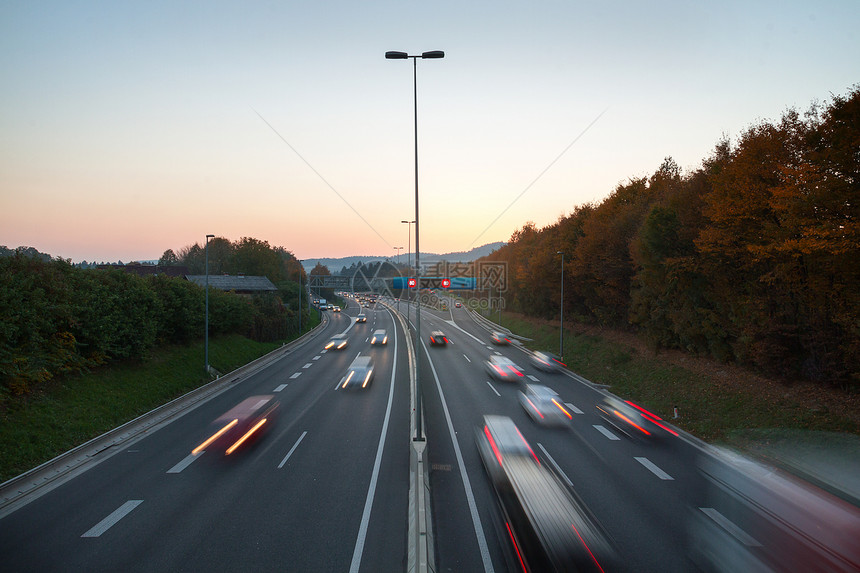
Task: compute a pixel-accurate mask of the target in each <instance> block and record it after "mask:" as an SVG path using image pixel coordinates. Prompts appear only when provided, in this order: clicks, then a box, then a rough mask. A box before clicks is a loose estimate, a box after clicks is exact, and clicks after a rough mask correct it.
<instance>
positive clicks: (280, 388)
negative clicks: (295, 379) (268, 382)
mask: <svg viewBox="0 0 860 573" xmlns="http://www.w3.org/2000/svg"><path fill="white" fill-rule="evenodd" d="M286 387H287V385H286V384H281V385H280V386H278V387H277V388H275V389H274V390H273V392H280V391H281V390H283V389H284V388H286Z"/></svg>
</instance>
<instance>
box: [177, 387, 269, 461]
mask: <svg viewBox="0 0 860 573" xmlns="http://www.w3.org/2000/svg"><path fill="white" fill-rule="evenodd" d="M280 405H281V403H280V402H279V401H278V400H276V399H275V397H274V395H272V394H265V395H262V396H251V397H250V398H246V399H245V400H242V401H241V402H240V403H239V404H237V405H236V406H234V407H233V408H231V409H230V410H229V411H227V412H226V413H224V414H223V415H222V416H219V417H218V418H217V419H216V420H215V421H214V422H212V427H213V429H215V433H213V434H212V435H211V436H209V438H207V439H206V441H204V442H203V443H202V444H200V445H199V446H197V447H196V448H194V449H193V450H191V453H192V454H199V453H201V452H204V451H206V450H210V451H213V450H217V451H222V450H223V452H224V455H226V456H229V455H230V454H232V453H233V452H235V451H236V450H238V449H239V448H240V447H242V446H248V445H250V444H251V443H253V442H254V441H255V440H257V439H259V438H260V437H261V436H262V435H263V434H265V433H266V431H268V429H269V428H271V427H272V425H273V424H274V422H275V420H276V419H277V415H278V409H279V408H280Z"/></svg>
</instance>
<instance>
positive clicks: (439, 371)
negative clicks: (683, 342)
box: [0, 299, 857, 572]
mask: <svg viewBox="0 0 860 573" xmlns="http://www.w3.org/2000/svg"><path fill="white" fill-rule="evenodd" d="M396 308H397V304H396V303H395V302H394V301H392V300H390V299H389V300H388V301H387V302H379V303H377V304H375V305H372V306H371V307H368V308H360V307H359V306H358V305H357V303H356V302H355V301H353V300H350V301H349V304H348V305H347V307H346V308H345V309H344V311H343V312H340V313H334V312H327V313H325V319H324V323H323V326H321V327H320V328H319V329H318V333H316V334H315V335H314V336H312V337H310V338H309V339H307V340H306V341H305V342H303V343H301V344H298V345H296V346H295V347H292V348H291V349H289V351H288V352H286V353H284V354H283V356H281V357H280V358H278V359H277V360H273V361H271V362H269V363H268V364H267V365H266V366H264V367H262V368H257V369H253V370H250V371H248V372H247V373H246V374H245V375H243V376H242V377H241V379H240V380H239V381H237V382H235V383H232V384H230V385H229V386H227V387H226V388H225V389H224V390H223V391H221V392H220V393H217V394H216V395H214V396H213V397H211V398H209V399H207V400H205V401H202V402H200V403H199V404H197V405H195V406H194V407H192V408H190V409H188V410H187V411H185V412H183V413H182V415H179V416H177V417H176V418H175V419H172V420H171V421H170V422H169V423H165V424H163V425H161V426H159V427H157V428H155V429H153V430H152V431H149V432H146V433H145V434H144V435H143V436H142V437H140V438H136V439H134V440H131V441H129V442H128V443H124V444H122V446H121V447H119V448H116V449H115V450H114V451H112V452H110V453H107V452H106V453H105V454H104V455H100V456H96V459H95V460H94V462H93V463H90V464H89V465H88V466H87V467H85V468H83V469H82V470H81V471H75V472H71V473H70V475H69V476H68V479H66V480H64V481H63V482H62V483H61V484H60V485H58V486H56V487H53V488H47V487H46V488H45V489H44V491H41V492H39V493H40V494H41V495H37V496H33V499H32V501H29V503H26V504H24V505H22V506H21V507H19V508H17V509H16V510H13V511H6V512H0V555H2V558H3V570H4V571H16V572H17V571H39V572H43V571H228V570H229V571H236V570H239V571H258V570H289V571H343V572H362V571H364V572H387V571H405V570H407V569H408V565H409V563H410V544H409V540H408V539H407V537H408V535H407V530H408V523H407V522H408V516H409V514H410V512H409V499H410V496H409V491H410V490H409V487H410V486H409V484H410V450H411V448H410V444H411V443H412V435H411V433H410V415H411V412H410V375H409V357H408V352H407V344H406V337H407V336H410V337H411V336H413V334H412V333H409V334H407V333H405V332H404V331H403V329H402V327H401V321H400V320H397V319H396V318H395V312H396ZM400 308H401V311H402V312H403V313H404V315H405V312H406V308H405V305H404V303H402V302H401V303H400ZM359 312H364V313H365V314H366V315H367V322H366V323H357V322H355V320H354V318H355V316H356V315H357V314H358V313H359ZM409 316H410V318H411V319H412V320H414V317H415V313H414V309H413V311H412V312H411V313H410V315H409ZM380 328H382V329H386V330H387V332H388V344H387V345H386V346H371V344H370V342H369V339H370V336H371V334H372V333H373V331H374V330H376V329H380ZM433 330H442V331H443V332H444V333H445V334H446V336H447V338H448V339H449V341H450V343H449V344H448V345H446V346H441V347H440V346H433V347H431V346H430V345H429V343H428V339H429V335H430V332H431V331H433ZM340 333H343V334H345V335H346V336H347V339H348V345H347V346H346V348H344V349H342V350H334V349H330V350H325V349H324V346H325V345H326V343H327V342H328V340H329V339H330V338H331V337H332V336H333V335H335V334H340ZM417 351H418V356H419V369H420V370H419V372H420V384H421V388H422V392H423V397H424V398H423V408H424V420H423V421H424V428H425V433H426V443H427V450H426V452H427V462H428V464H427V466H428V470H429V484H430V492H431V495H430V507H429V509H430V514H431V516H432V532H431V533H432V548H431V551H432V553H433V556H434V558H435V559H434V560H433V563H432V565H434V568H433V569H432V570H435V571H439V572H481V571H483V572H492V571H500V572H501V571H508V570H511V571H515V570H521V566H520V564H519V561H518V557H517V555H516V552H515V550H514V548H513V544H512V543H511V541H510V537H509V534H508V533H507V530H506V525H505V521H504V519H503V514H502V510H501V508H500V505H499V503H498V502H497V497H496V493H495V491H494V489H493V486H492V484H491V482H490V480H489V479H488V476H487V472H486V471H485V468H484V466H483V463H482V460H481V457H480V455H479V451H478V448H477V446H476V440H475V436H476V430H478V429H479V428H480V427H481V426H482V424H483V422H482V420H483V416H485V415H501V416H507V417H509V418H511V419H512V420H513V421H514V422H515V424H516V425H517V427H518V428H519V429H520V432H521V433H522V436H523V437H524V438H525V440H526V441H528V443H529V444H530V445H531V446H532V448H533V449H534V452H535V454H536V456H537V457H538V458H539V461H540V463H541V464H542V466H544V467H546V468H549V469H550V470H551V471H552V472H553V474H554V475H556V476H558V478H559V480H563V482H564V483H565V485H566V487H567V488H569V489H570V490H571V491H574V492H576V495H577V496H578V498H579V500H580V501H581V502H582V503H583V504H584V505H585V506H586V507H587V508H588V509H589V510H590V511H591V513H592V514H593V517H594V518H595V519H596V520H597V521H598V522H599V523H600V525H602V527H603V529H604V530H605V531H606V533H607V534H608V536H609V538H610V539H611V542H612V544H613V545H614V547H615V548H616V550H617V554H618V564H616V565H615V566H614V567H609V568H607V570H613V571H614V570H621V571H655V572H657V571H659V572H674V571H678V572H685V571H697V570H698V568H697V566H696V565H695V564H694V563H693V561H692V560H691V558H690V550H691V547H692V546H694V545H695V542H691V540H690V523H691V522H692V521H694V520H696V519H699V520H704V522H705V523H706V524H708V525H707V526H708V527H710V526H713V527H716V528H717V529H716V530H715V531H717V532H718V534H719V535H721V536H724V537H725V538H727V539H728V538H729V537H730V536H733V537H734V538H736V539H739V540H741V541H742V542H744V540H746V541H745V542H747V544H748V545H749V546H751V547H753V548H757V547H761V544H758V542H757V541H756V540H755V539H752V537H750V536H749V535H747V534H745V533H744V532H743V531H741V529H740V528H739V527H737V526H736V525H735V524H732V523H731V522H730V521H729V520H728V519H727V518H726V517H725V515H728V514H729V511H730V509H731V507H733V504H734V507H735V509H737V507H740V505H738V504H736V503H735V502H733V501H731V500H728V501H726V502H725V503H726V504H725V505H721V506H717V505H709V504H716V503H718V502H719V503H722V502H720V500H719V497H718V496H716V497H715V496H708V495H707V487H708V485H707V478H706V477H705V476H704V475H703V474H702V472H700V471H699V469H698V467H697V465H698V462H699V461H700V460H701V458H702V456H703V451H702V449H701V448H700V447H699V445H698V444H697V443H696V442H695V441H694V440H692V439H690V438H687V437H685V436H684V435H683V434H682V435H681V436H677V437H676V436H671V435H666V436H664V437H662V438H661V439H639V440H637V439H631V438H630V437H628V436H626V435H623V434H622V433H620V432H619V431H618V430H617V429H615V428H613V427H611V426H609V425H608V424H606V423H605V422H604V420H603V419H602V418H601V417H599V416H598V415H597V410H596V405H597V404H598V403H600V402H601V401H602V400H603V398H604V396H606V390H604V389H603V388H601V387H600V386H597V385H595V384H592V383H590V382H589V381H585V380H582V379H579V378H578V377H576V376H575V375H573V374H572V373H570V372H556V373H546V372H543V371H540V370H537V369H536V368H535V367H534V366H533V365H532V364H531V363H530V361H529V353H528V351H526V350H524V349H523V348H521V347H520V346H519V345H516V344H512V345H506V346H505V345H503V346H495V345H493V344H491V342H490V333H489V332H488V330H487V329H486V328H485V327H483V326H482V325H480V324H478V323H477V322H476V319H475V318H474V317H473V315H472V314H471V313H469V312H468V311H467V310H466V309H464V308H455V307H454V304H453V301H449V304H448V309H446V310H437V309H433V308H429V307H425V309H424V310H423V311H422V321H421V342H420V344H419V345H418V349H417ZM359 355H360V356H371V357H372V358H373V360H374V363H375V374H374V378H373V380H372V382H371V384H370V385H369V387H367V388H364V389H361V388H347V389H344V388H342V387H341V385H340V381H341V379H342V377H343V376H344V375H345V374H346V372H347V370H348V368H349V365H350V363H351V362H352V361H353V359H354V358H356V357H357V356H359ZM492 355H501V356H506V357H508V358H510V359H511V360H513V361H514V362H515V363H517V364H518V365H519V366H521V367H522V373H523V376H522V377H515V378H516V381H510V382H509V381H497V380H495V379H492V378H491V377H490V376H489V375H488V374H487V372H486V371H485V367H484V361H486V360H487V359H488V358H489V357H490V356H492ZM594 382H599V381H594ZM529 383H534V384H542V385H545V386H548V387H550V388H552V389H553V390H555V392H557V393H558V395H559V397H560V398H561V401H562V402H563V403H564V405H565V408H566V409H567V411H568V412H569V413H570V419H569V420H567V421H566V422H565V424H564V425H563V426H562V427H555V428H553V427H545V426H541V425H538V424H536V423H535V422H534V421H532V419H531V418H530V417H529V416H528V415H527V414H526V412H525V410H524V409H523V407H522V406H521V403H520V400H519V394H520V392H521V390H522V389H523V387H524V385H525V384H529ZM259 395H273V396H275V397H276V398H277V399H278V400H279V401H280V416H279V418H278V419H277V420H276V421H274V422H273V424H272V425H271V427H270V428H269V430H268V432H267V433H266V434H265V435H263V436H261V439H259V440H257V441H256V442H254V443H251V444H249V445H248V446H247V447H243V448H240V449H239V450H238V451H237V452H235V453H234V454H231V455H229V456H226V455H224V453H223V450H220V451H219V450H218V449H216V448H214V447H213V448H210V449H205V451H204V452H203V453H200V454H197V455H192V454H191V451H192V449H194V448H195V447H197V446H198V445H200V444H201V443H203V442H204V441H205V440H206V439H207V438H208V437H209V436H210V435H212V432H213V421H214V420H216V419H217V418H218V417H219V416H221V415H222V414H224V413H225V412H227V411H228V410H230V409H231V408H233V407H234V406H236V405H237V404H239V403H240V402H242V401H243V400H245V399H247V398H249V397H251V396H259ZM216 429H217V428H216ZM111 454H112V455H111ZM724 514H725V515H724ZM735 514H737V511H735ZM741 518H742V519H744V516H743V515H741ZM848 519H849V521H847V523H848V524H849V526H852V527H855V528H856V526H857V520H856V518H853V517H849V518H848ZM852 520H853V521H852ZM748 523H753V522H752V521H749V522H748ZM761 531H768V530H767V529H764V528H763V529H761ZM726 532H728V533H726ZM774 535H782V534H781V533H777V534H774ZM722 539H723V537H720V541H719V542H718V543H716V544H715V545H716V546H717V550H722V549H721V548H720V546H719V543H722ZM750 540H751V541H750ZM619 564H620V565H619ZM724 570H733V569H732V568H726V569H724ZM847 570H850V569H847Z"/></svg>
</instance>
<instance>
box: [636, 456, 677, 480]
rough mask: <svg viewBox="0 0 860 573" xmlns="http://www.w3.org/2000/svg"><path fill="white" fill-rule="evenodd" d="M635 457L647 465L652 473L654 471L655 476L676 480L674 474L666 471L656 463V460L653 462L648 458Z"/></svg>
mask: <svg viewBox="0 0 860 573" xmlns="http://www.w3.org/2000/svg"><path fill="white" fill-rule="evenodd" d="M634 459H635V460H636V461H637V462H639V463H640V464H642V465H643V466H645V467H646V468H648V469H649V470H651V473H653V474H654V475H655V476H657V477H658V478H660V479H664V480H670V479H671V480H674V479H675V478H673V477H672V476H670V475H669V474H667V473H666V472H664V471H663V470H661V469H660V468H658V467H657V466H656V465H655V464H654V462H652V461H651V460H649V459H648V458H634Z"/></svg>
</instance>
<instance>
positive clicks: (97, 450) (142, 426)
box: [0, 317, 328, 517]
mask: <svg viewBox="0 0 860 573" xmlns="http://www.w3.org/2000/svg"><path fill="white" fill-rule="evenodd" d="M326 324H328V318H327V317H324V318H323V320H322V321H321V322H320V323H319V324H318V325H317V326H315V327H314V328H313V329H311V330H309V331H308V332H306V333H305V334H303V335H302V336H300V337H299V338H297V339H295V340H293V341H292V342H290V343H288V344H285V345H284V346H282V347H280V348H277V349H275V350H273V351H271V352H269V353H268V354H266V355H264V356H261V357H260V358H258V359H256V360H254V361H252V362H249V363H248V364H245V365H244V366H240V367H239V368H237V369H236V370H234V371H232V372H230V373H228V374H226V375H224V376H221V377H219V378H218V379H216V380H213V381H212V382H209V383H207V384H204V385H203V386H200V387H199V388H195V389H194V390H191V391H190V392H187V393H186V394H183V395H182V396H180V397H178V398H175V399H174V400H171V401H170V402H168V403H166V404H163V405H161V406H159V407H157V408H155V409H153V410H150V411H149V412H147V413H145V414H142V415H141V416H138V417H137V418H135V419H133V420H130V421H129V422H126V423H125V424H123V425H121V426H118V427H116V428H114V429H112V430H109V431H107V432H105V433H104V434H102V435H100V436H97V437H95V438H93V439H91V440H89V441H88V442H85V443H83V444H81V445H79V446H77V447H75V448H72V449H71V450H69V451H67V452H65V453H63V454H60V455H59V456H57V457H55V458H53V459H51V460H48V461H47V462H45V463H43V464H41V465H39V466H37V467H35V468H33V469H31V470H29V471H26V472H24V473H22V474H21V475H19V476H16V477H14V478H12V479H10V480H8V481H5V482H3V483H2V484H0V517H3V516H5V515H7V514H9V513H11V512H13V511H15V510H16V509H18V508H19V507H21V506H23V505H25V504H27V503H29V502H30V501H32V500H33V499H36V497H38V496H41V495H43V494H45V493H47V492H49V491H51V489H53V488H54V487H57V486H59V485H61V484H62V483H64V482H65V480H66V479H69V478H72V477H74V476H76V475H79V474H81V473H83V472H84V471H85V470H87V469H89V468H90V464H95V463H101V462H102V461H104V460H106V459H108V458H110V457H111V456H112V455H113V454H115V453H118V452H119V451H120V449H119V447H118V446H120V445H130V443H133V441H136V440H139V439H142V438H144V437H146V435H148V434H149V433H152V432H154V431H155V430H157V429H159V428H161V427H162V426H165V425H167V424H168V423H170V422H172V421H173V420H174V419H176V418H178V417H179V416H181V415H183V414H185V413H186V412H188V411H189V410H190V409H192V408H193V407H196V406H198V405H200V404H202V403H203V402H205V401H206V400H208V399H209V398H212V397H214V396H216V395H217V394H219V393H221V392H223V391H224V390H227V389H228V388H230V387H231V386H233V385H234V384H237V383H239V382H241V381H242V380H243V379H244V377H245V375H246V374H247V373H248V372H249V371H252V370H255V369H258V368H264V367H266V366H268V365H269V364H271V363H272V362H274V361H276V360H278V359H280V358H282V357H283V356H285V355H287V354H290V353H291V352H293V351H294V350H295V349H297V348H300V347H301V346H304V344H306V343H307V342H308V341H309V340H310V339H311V338H313V337H315V336H316V335H317V334H318V332H317V331H318V330H319V329H320V328H322V327H324V326H325V325H326ZM111 450H113V451H111Z"/></svg>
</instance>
